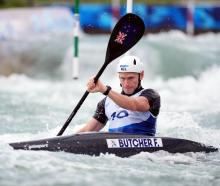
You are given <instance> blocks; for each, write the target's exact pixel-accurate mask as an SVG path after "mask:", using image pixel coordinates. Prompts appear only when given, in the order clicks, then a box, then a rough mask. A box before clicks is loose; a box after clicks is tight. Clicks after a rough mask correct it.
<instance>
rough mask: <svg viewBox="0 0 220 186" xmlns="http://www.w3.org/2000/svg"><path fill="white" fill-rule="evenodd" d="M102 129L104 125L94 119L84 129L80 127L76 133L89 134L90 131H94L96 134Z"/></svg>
mask: <svg viewBox="0 0 220 186" xmlns="http://www.w3.org/2000/svg"><path fill="white" fill-rule="evenodd" d="M103 127H104V125H103V124H102V123H101V122H99V121H98V120H96V119H95V118H91V119H90V120H89V121H88V122H87V123H86V124H85V126H84V127H82V128H81V129H80V130H78V131H77V132H76V133H80V132H90V131H96V132H98V131H99V130H101V129H102V128H103Z"/></svg>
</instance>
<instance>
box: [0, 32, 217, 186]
mask: <svg viewBox="0 0 220 186" xmlns="http://www.w3.org/2000/svg"><path fill="white" fill-rule="evenodd" d="M81 37H82V38H81V44H80V55H81V58H80V59H81V61H80V63H81V69H80V71H81V75H80V79H79V80H77V81H73V80H71V79H68V78H69V77H70V71H68V69H70V68H69V67H70V65H69V64H68V63H71V53H69V52H68V50H67V53H66V55H65V56H63V60H62V61H61V62H60V64H61V65H60V68H58V69H56V70H57V72H58V73H57V74H58V75H57V76H56V77H54V76H53V75H51V74H50V68H48V69H44V70H45V72H48V73H45V74H47V75H45V74H44V76H43V77H45V78H42V76H40V77H41V78H39V77H38V76H37V71H32V74H31V73H28V74H29V75H28V76H27V75H18V74H12V75H10V76H8V77H5V76H1V77H0V118H1V121H0V126H1V127H0V163H1V166H0V172H1V174H0V185H3V186H8V185H10V186H12V185H13V186H15V185H18V184H19V185H36V186H40V185H42V186H46V185H48V186H49V185H51V186H55V185H80V186H83V185H95V186H97V185H102V186H103V185H104V186H105V185H106V186H108V185H121V186H122V185H126V186H131V185H155V186H156V185H157V186H158V185H175V186H176V185H192V186H195V185H213V186H214V185H219V184H220V176H219V175H220V168H219V167H220V153H219V152H218V153H211V154H203V153H188V154H169V153H166V152H157V153H153V154H149V153H141V154H139V155H136V156H133V157H131V158H125V159H122V158H118V157H115V156H114V155H102V156H100V157H90V156H86V155H73V154H69V153H64V152H59V153H57V152H56V153H54V152H34V151H33V152H31V151H29V152H26V151H14V150H12V148H11V147H10V146H9V145H8V143H9V142H14V141H23V140H31V139H40V138H45V137H46V138H47V137H53V136H55V135H56V134H57V132H58V131H59V129H60V128H61V126H62V124H63V123H64V122H65V120H66V119H67V117H68V116H69V114H70V113H71V111H72V109H73V108H74V107H75V106H76V104H77V102H78V100H79V99H80V98H81V96H82V94H83V93H84V91H85V85H86V80H87V79H88V78H89V77H90V76H92V75H94V74H96V73H97V71H98V69H99V68H100V67H101V65H102V63H103V61H104V57H105V56H104V55H105V49H106V45H107V41H108V36H87V35H82V36H81ZM57 39H58V42H59V41H61V40H62V37H57ZM39 42H40V41H39ZM35 43H37V44H40V43H38V42H37V41H35ZM9 46H10V44H9ZM39 46H40V45H39ZM219 46H220V35H219V34H206V35H201V36H197V37H187V36H185V35H184V34H182V33H179V32H171V33H163V34H158V35H149V36H145V37H144V38H143V39H142V40H141V41H140V42H139V43H138V45H137V46H135V48H134V49H133V50H132V53H134V54H137V55H139V56H140V57H141V58H142V59H144V63H145V69H146V74H145V80H144V82H143V86H144V87H145V88H148V87H151V88H154V89H156V90H158V92H159V93H160V95H161V99H162V107H161V113H160V116H159V118H158V129H157V135H158V136H169V137H178V138H186V139H190V140H195V141H198V142H202V143H205V144H207V145H213V146H216V147H220V135H219V134H220V125H219V122H220V94H219V92H220V86H219V84H220V65H219V58H220V47H219ZM54 47H55V46H53V47H52V48H54ZM55 48H56V47H55ZM48 51H49V49H48ZM69 51H70V52H71V49H69ZM38 52H40V50H38ZM52 54H53V51H51V53H50V55H52ZM27 55H30V56H31V54H27ZM48 59H50V58H49V57H48ZM52 62H53V61H52V60H51V61H50V60H46V61H45V63H47V66H49V67H51V68H52V67H53V63H52ZM42 64H43V63H41V65H42ZM50 64H52V65H51V66H50ZM115 65H116V62H112V63H111V64H110V65H109V66H108V67H107V69H106V71H105V72H104V73H103V75H102V77H101V79H102V80H103V82H105V83H106V84H109V85H111V86H112V87H113V89H115V90H118V91H120V87H119V86H118V80H117V75H116V74H115V72H114V68H115ZM36 66H37V64H36ZM24 72H25V70H24ZM36 77H38V78H36ZM101 97H102V95H101V96H100V95H98V94H97V95H96V94H95V95H94V94H92V95H89V97H88V98H87V99H86V101H85V102H84V104H83V105H82V107H81V109H80V110H79V112H78V113H77V114H76V116H75V117H74V119H73V121H72V123H71V124H70V126H69V127H68V129H67V131H66V132H65V134H71V133H73V132H74V131H75V130H76V129H77V128H78V127H80V126H81V125H82V124H83V123H84V122H86V121H87V120H88V119H89V118H90V117H91V116H92V115H93V112H94V109H95V107H96V104H97V102H98V100H100V98H101Z"/></svg>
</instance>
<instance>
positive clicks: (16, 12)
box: [0, 7, 73, 40]
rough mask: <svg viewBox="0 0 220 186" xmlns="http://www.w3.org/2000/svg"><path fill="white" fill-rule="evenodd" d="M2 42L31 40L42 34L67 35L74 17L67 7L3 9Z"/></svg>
mask: <svg viewBox="0 0 220 186" xmlns="http://www.w3.org/2000/svg"><path fill="white" fill-rule="evenodd" d="M0 20H1V21H0V40H9V39H19V38H21V37H26V38H29V37H30V38H31V37H33V35H34V34H41V33H54V32H59V33H62V32H63V33H66V32H69V31H70V30H71V27H72V21H73V18H72V15H71V12H70V10H69V9H68V8H65V7H40V8H18V9H3V10H1V11H0Z"/></svg>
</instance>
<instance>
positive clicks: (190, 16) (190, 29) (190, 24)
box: [186, 0, 195, 35]
mask: <svg viewBox="0 0 220 186" xmlns="http://www.w3.org/2000/svg"><path fill="white" fill-rule="evenodd" d="M194 3H195V2H194V0H189V1H188V2H187V27H186V32H187V34H189V35H193V34H194Z"/></svg>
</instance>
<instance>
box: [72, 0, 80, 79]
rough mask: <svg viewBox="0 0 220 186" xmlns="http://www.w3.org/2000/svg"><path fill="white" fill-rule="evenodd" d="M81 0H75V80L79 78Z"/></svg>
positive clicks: (73, 65) (73, 66)
mask: <svg viewBox="0 0 220 186" xmlns="http://www.w3.org/2000/svg"><path fill="white" fill-rule="evenodd" d="M79 27H80V24H79V0H74V28H73V59H72V75H73V79H78V77H79Z"/></svg>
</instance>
